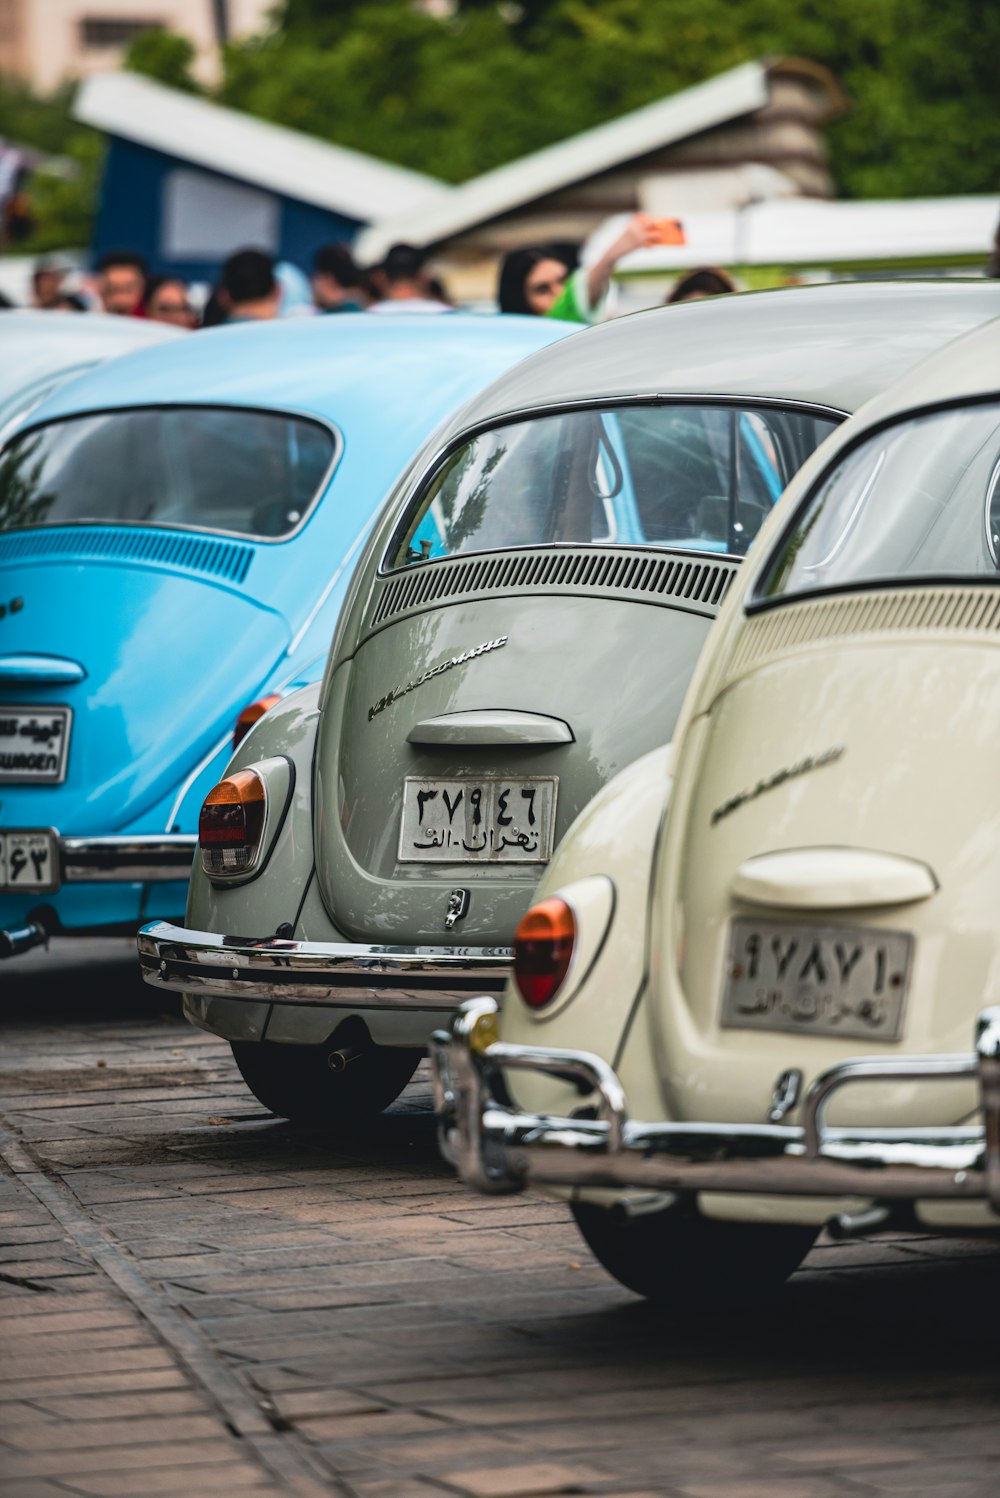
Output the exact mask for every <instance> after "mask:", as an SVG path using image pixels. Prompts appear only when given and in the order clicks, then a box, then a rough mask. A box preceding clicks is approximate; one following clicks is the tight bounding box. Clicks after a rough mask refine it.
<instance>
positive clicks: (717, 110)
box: [357, 62, 768, 261]
mask: <svg viewBox="0 0 1000 1498" xmlns="http://www.w3.org/2000/svg"><path fill="white" fill-rule="evenodd" d="M767 100H768V77H767V69H766V68H765V66H764V65H763V64H762V63H759V62H747V63H743V64H741V66H740V67H738V68H732V69H731V70H730V71H729V72H728V73H720V74H719V75H718V77H716V78H710V79H708V81H707V82H705V83H699V84H696V85H695V87H694V88H687V89H683V90H682V91H681V92H680V93H678V94H673V95H671V97H670V98H668V99H659V100H658V101H657V102H656V103H655V104H647V105H646V106H645V107H644V108H642V109H634V110H632V112H631V113H630V114H625V115H622V116H621V117H620V118H619V119H617V120H611V121H610V122H609V123H608V124H606V125H598V126H596V127H595V128H594V129H593V130H584V131H583V133H582V134H580V135H574V136H572V137H571V138H570V139H569V140H564V141H560V142H559V143H558V144H557V145H554V146H548V147H546V149H545V150H543V151H534V152H532V154H531V155H529V156H522V157H520V159H519V160H517V161H511V162H508V163H507V165H506V166H500V167H496V168H495V169H494V170H493V171H491V172H484V173H483V175H482V176H480V177H474V178H473V179H472V180H471V182H466V183H465V184H464V185H463V186H462V187H454V188H452V189H451V190H450V191H447V190H446V191H444V192H442V193H441V194H440V195H439V196H438V197H436V198H430V197H429V198H427V199H426V200H425V203H424V206H423V208H422V209H420V210H418V211H417V212H416V213H415V214H406V213H405V211H404V210H403V209H402V205H397V211H395V212H394V213H393V216H392V218H390V219H387V220H386V221H385V222H384V223H381V222H376V223H375V224H374V225H373V226H372V228H370V229H367V230H365V232H364V233H363V234H361V235H360V236H359V239H358V243H357V253H358V255H359V257H360V258H361V259H362V260H365V261H367V260H378V259H380V258H381V257H382V256H383V255H384V254H385V252H386V250H387V249H388V248H389V246H390V245H391V244H394V243H395V242H396V241H397V240H405V241H406V242H407V243H408V244H415V245H430V244H436V243H439V242H440V241H441V240H443V239H450V238H451V237H452V235H455V234H461V233H462V232H463V231H464V230H466V229H469V228H472V227H473V226H475V225H477V224H484V223H488V222H489V221H490V220H491V219H495V218H499V217H500V215H501V214H504V213H510V212H511V211H512V210H513V209H515V208H520V207H523V206H524V204H526V203H533V202H535V201H536V200H537V199H538V198H542V197H545V196H547V195H548V194H549V193H553V192H558V191H560V189H562V188H564V187H568V186H570V185H571V184H572V183H574V182H580V181H582V180H583V179H584V178H588V177H594V176H596V175H597V174H598V173H599V172H604V171H609V170H611V169H612V168H614V167H616V166H620V165H621V164H622V163H623V162H625V161H631V160H633V159H634V158H635V157H637V156H646V155H648V154H649V153H650V152H652V151H657V150H660V149H661V148H662V147H664V146H668V145H672V144H673V142H674V141H678V140H685V139H687V137H688V136H691V135H697V134H699V133H700V132H701V131H702V130H709V129H711V128H712V127H713V126H714V125H721V124H724V123H725V122H726V121H727V120H733V119H738V118H739V117H740V116H741V115H746V114H752V113H753V111H754V110H756V109H760V108H762V107H763V105H765V104H766V103H767Z"/></svg>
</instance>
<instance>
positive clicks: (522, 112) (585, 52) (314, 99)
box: [0, 0, 1000, 250]
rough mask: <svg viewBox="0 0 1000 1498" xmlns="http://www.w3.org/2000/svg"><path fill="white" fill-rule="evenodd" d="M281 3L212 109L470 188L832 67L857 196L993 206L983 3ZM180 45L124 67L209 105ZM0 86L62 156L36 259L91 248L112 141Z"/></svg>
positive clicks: (60, 100) (151, 50)
mask: <svg viewBox="0 0 1000 1498" xmlns="http://www.w3.org/2000/svg"><path fill="white" fill-rule="evenodd" d="M435 11H436V13H433V14H429V13H428V12H427V10H426V9H417V8H416V7H415V6H414V5H413V4H412V3H411V0H283V3H279V4H278V5H277V7H276V9H275V12H274V18H273V25H272V27H271V29H270V30H269V31H268V33H267V34H265V35H263V36H260V37H257V38H253V39H251V40H248V41H242V42H239V43H236V44H233V45H230V46H229V47H227V48H226V50H225V54H224V59H223V73H222V78H221V80H220V82H219V84H218V86H217V87H216V88H215V89H213V90H209V91H206V92H208V94H209V96H210V97H214V98H217V99H218V100H219V101H220V102H221V103H225V104H228V105H231V106H232V107H234V108H237V109H243V110H247V111H249V112H250V113H251V114H256V115H260V116H261V117H263V118H265V119H269V120H275V121H279V122H280V123H282V124H285V125H288V126H291V127H293V128H295V129H299V130H304V131H306V132H308V133H310V134H313V135H317V136H320V137H322V138H324V139H326V140H332V141H336V142H337V143H338V144H340V145H344V146H350V147H353V148H355V149H356V150H361V151H368V152H371V153H372V154H373V155H375V156H380V157H383V158H385V159H387V160H390V161H394V162H398V163H399V164H401V165H404V166H409V167H413V168H415V169H417V170H420V171H424V172H428V173H430V174H432V175H434V176H439V177H441V178H443V179H444V180H446V181H449V182H461V181H465V180H466V179H467V178H469V177H473V176H476V175H477V174H478V173H480V172H483V171H487V170H488V169H489V168H491V167H495V166H499V165H501V164H502V163H504V162H507V161H511V160H513V159H514V158H516V157H518V156H521V155H523V154H525V153H526V152H529V151H533V150H537V149H539V148H540V147H542V146H545V145H549V144H551V143H552V142H554V141H557V140H561V139H564V138H565V137H566V136H569V135H572V134H575V133H576V132H577V131H580V130H584V129H586V128H588V127H589V126H592V125H597V124H600V123H602V122H603V121H605V120H609V119H612V118H614V117H615V116H616V115H618V114H621V113H623V112H624V111H626V110H629V109H634V108H637V107H639V106H640V105H643V104H647V103H650V102H651V101H653V100H655V99H659V98H662V97H663V96H664V95H667V94H671V93H674V92H675V91H676V90H678V89H681V88H686V87H688V86H689V85H691V84H693V83H697V82H699V81H701V80H702V79H705V78H709V77H711V76H712V75H713V74H715V73H719V72H722V71H723V70H724V69H726V68H730V67H733V66H735V65H736V64H738V63H741V62H746V61H748V60H750V59H753V58H759V57H764V56H767V55H782V54H789V53H794V54H797V55H801V56H804V57H810V58H813V59H815V60H816V61H818V62H822V63H825V64H826V65H827V66H828V67H829V68H831V69H832V71H833V72H834V74H835V75H836V76H837V78H838V80H839V82H840V84H841V86H842V87H843V89H844V90H845V92H846V93H847V95H848V97H849V99H850V101H851V110H850V113H849V114H848V116H847V117H846V118H845V119H843V120H841V121H838V122H837V123H835V124H834V125H832V126H831V127H830V128H829V130H828V133H827V139H828V143H829V148H830V153H831V160H832V165H833V171H834V176H835V179H836V182H837V186H838V191H839V193H840V194H841V195H842V196H844V197H886V198H894V197H910V196H936V195H945V194H949V193H977V192H991V191H996V190H997V188H998V166H997V163H998V162H1000V110H998V108H997V81H996V80H997V70H996V66H997V65H996V59H997V57H998V56H1000V5H997V4H988V5H985V6H984V5H982V3H981V0H878V3H877V4H872V3H871V0H794V3H792V4H789V0H739V4H734V3H733V0H459V3H458V4H457V5H454V6H448V5H439V6H437V7H435ZM192 58H193V52H192V49H191V46H190V44H189V43H188V42H187V41H186V40H185V39H184V38H182V37H179V36H175V35H172V34H170V33H169V32H149V33H145V34H143V35H142V36H140V37H139V38H137V40H136V41H135V42H134V43H133V45H132V48H131V49H130V52H129V55H128V58H127V61H126V66H128V67H130V68H133V69H135V70H136V71H139V72H143V73H146V74H148V75H150V76H152V77H154V78H157V79H160V80H162V81H163V82H164V83H167V84H169V85H171V86H172V87H174V88H181V89H186V90H189V91H197V90H198V84H197V83H196V82H195V80H194V78H193V76H192V72H191V62H192ZM69 100H70V90H69V89H63V90H61V91H60V93H59V94H57V95H56V96H54V97H53V98H51V99H48V100H39V99H37V98H34V97H32V96H31V95H30V94H29V93H28V91H27V90H25V89H23V88H19V87H18V86H16V85H13V84H11V83H9V82H2V81H0V135H3V136H6V137H7V138H8V139H12V140H15V141H21V142H24V143H30V144H31V145H34V146H39V147H41V148H42V149H43V150H45V151H47V152H51V153H53V154H54V155H55V156H56V157H57V158H58V159H59V160H60V161H61V162H62V163H63V166H62V168H61V169H59V170H57V171H56V172H55V173H53V172H48V173H42V174H37V175H36V177H35V179H34V180H33V182H32V185H31V199H32V208H33V212H34V215H35V218H36V229H35V231H34V234H33V235H32V238H31V240H30V242H29V243H28V244H27V245H26V246H25V247H26V248H30V249H32V250H34V249H38V248H43V247H48V246H49V245H54V244H70V243H73V244H84V243H86V241H87V238H88V233H89V220H90V213H91V208H92V203H93V199H94V192H95V184H96V174H97V170H98V162H99V153H100V146H99V139H98V138H97V137H96V136H95V135H94V134H93V132H91V131H87V130H84V129H82V128H81V127H80V126H77V125H74V124H73V122H72V120H71V119H70V117H69Z"/></svg>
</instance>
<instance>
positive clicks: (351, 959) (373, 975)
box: [138, 921, 510, 1010]
mask: <svg viewBox="0 0 1000 1498" xmlns="http://www.w3.org/2000/svg"><path fill="white" fill-rule="evenodd" d="M138 948H139V967H140V969H141V970H142V976H143V977H144V978H145V980H146V982H147V983H151V984H152V985H153V987H154V988H169V989H172V990H173V991H174V992H175V993H202V994H208V995H220V996H224V997H226V998H246V999H266V1000H268V1001H269V1002H271V1003H274V1004H281V1003H286V1004H315V1005H327V1006H329V1007H332V1008H340V1009H401V1008H404V1009H442V1010H452V1009H454V1008H455V1005H456V1004H458V1003H460V1002H461V1001H462V1000H463V999H464V998H466V997H467V995H469V994H470V993H476V994H479V993H482V992H483V990H484V989H486V990H487V991H488V992H492V993H500V992H502V990H503V986H504V984H505V983H506V981H507V971H508V966H509V962H510V952H509V950H508V949H507V948H506V947H381V946H366V945H360V944H354V943H351V942H343V943H335V942H322V941H286V940H284V939H283V938H281V937H277V936H266V937H262V938H261V939H260V940H256V939H254V938H251V937H243V936H217V935H216V934H215V933H214V932H212V931H188V930H186V929H185V928H184V927H183V926H171V925H168V924H167V922H166V921H153V922H152V923H151V924H150V925H148V926H143V928H142V930H141V931H140V932H139V936H138Z"/></svg>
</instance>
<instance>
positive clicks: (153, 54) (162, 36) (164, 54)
mask: <svg viewBox="0 0 1000 1498" xmlns="http://www.w3.org/2000/svg"><path fill="white" fill-rule="evenodd" d="M194 59H195V49H194V44H193V43H192V42H190V41H188V39H187V37H186V36H178V35H177V33H176V32H175V31H164V30H162V29H161V28H160V27H155V28H152V29H150V30H149V31H140V33H139V35H138V36H137V37H136V38H135V39H134V40H133V41H132V43H131V44H130V46H129V49H128V52H127V53H126V54H125V64H124V65H125V67H126V68H127V69H128V70H129V72H130V73H145V75H146V77H147V78H155V79H156V80H157V82H159V83H165V84H167V85H168V87H170V88H177V89H180V90H181V91H182V92H183V93H186V94H196V93H198V92H200V90H199V87H198V84H197V82H196V80H195V78H194V75H193V74H192V72H191V65H192V63H193V62H194Z"/></svg>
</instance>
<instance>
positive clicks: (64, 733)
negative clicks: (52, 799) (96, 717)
mask: <svg viewBox="0 0 1000 1498" xmlns="http://www.w3.org/2000/svg"><path fill="white" fill-rule="evenodd" d="M72 719H73V711H72V709H71V708H68V707H49V706H48V705H46V706H45V707H8V706H7V705H6V704H5V703H0V785H61V784H62V782H63V781H64V780H65V779H66V760H67V756H68V754H69V732H70V725H71V723H72Z"/></svg>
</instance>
